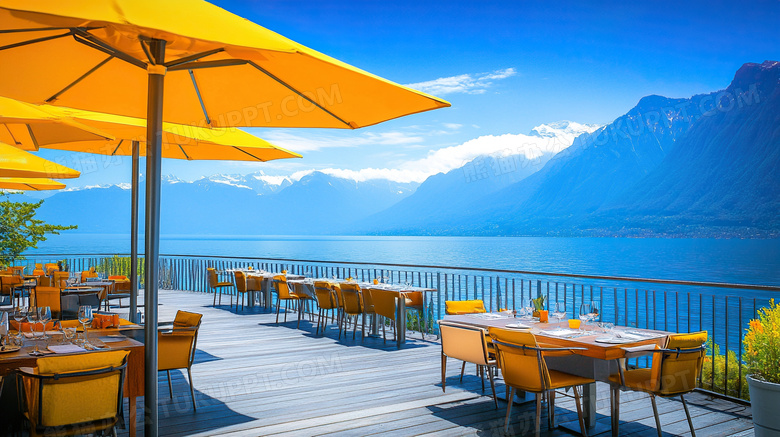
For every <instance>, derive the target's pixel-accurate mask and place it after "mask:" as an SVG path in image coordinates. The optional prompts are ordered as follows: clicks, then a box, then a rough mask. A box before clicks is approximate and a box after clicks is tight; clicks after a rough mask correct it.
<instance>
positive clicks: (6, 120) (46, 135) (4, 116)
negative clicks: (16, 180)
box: [0, 97, 113, 150]
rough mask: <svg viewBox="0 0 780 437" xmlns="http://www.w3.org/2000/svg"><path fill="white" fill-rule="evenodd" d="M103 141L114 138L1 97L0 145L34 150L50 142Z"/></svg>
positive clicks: (25, 104) (26, 104) (32, 106)
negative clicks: (1, 143)
mask: <svg viewBox="0 0 780 437" xmlns="http://www.w3.org/2000/svg"><path fill="white" fill-rule="evenodd" d="M106 139H113V137H112V136H111V135H109V134H106V133H104V132H100V131H99V130H98V129H95V128H94V127H89V126H85V125H83V124H81V123H78V122H76V121H75V120H72V119H68V118H63V117H56V116H52V115H51V114H48V113H46V112H44V111H42V110H40V109H38V108H37V107H36V106H34V105H30V104H29V103H23V102H19V101H16V100H14V99H9V98H6V97H0V142H3V143H6V144H10V145H12V146H16V147H19V148H22V149H23V150H37V149H38V147H39V146H45V145H47V144H51V143H53V142H62V141H102V140H106Z"/></svg>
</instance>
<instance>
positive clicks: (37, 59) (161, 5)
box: [0, 0, 449, 437]
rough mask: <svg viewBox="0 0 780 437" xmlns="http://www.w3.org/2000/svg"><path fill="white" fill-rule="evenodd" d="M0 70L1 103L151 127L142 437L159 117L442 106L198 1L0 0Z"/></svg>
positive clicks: (150, 372) (367, 120) (151, 378)
mask: <svg viewBox="0 0 780 437" xmlns="http://www.w3.org/2000/svg"><path fill="white" fill-rule="evenodd" d="M0 65H4V66H9V65H13V68H0V95H4V96H8V97H11V98H15V99H18V100H23V101H27V102H32V103H44V102H46V103H51V104H55V105H58V106H68V107H73V108H81V109H87V110H92V111H99V112H106V113H111V114H118V115H128V116H135V117H145V118H146V119H147V159H146V166H147V167H146V173H147V183H146V192H147V194H146V227H145V228H146V250H145V255H146V260H147V266H146V269H145V271H146V276H145V283H146V300H145V304H146V325H145V347H146V349H145V358H146V360H145V367H146V383H145V387H144V388H145V392H144V403H145V408H144V414H145V421H144V431H145V435H146V436H147V437H154V436H156V435H157V423H158V415H157V413H158V408H157V372H156V370H157V352H158V351H157V302H158V300H157V288H158V268H157V267H158V264H157V263H158V257H159V224H160V173H161V164H160V159H161V158H160V155H161V153H162V152H161V143H162V131H163V126H162V121H163V119H165V120H166V121H168V122H175V123H180V124H195V123H198V124H200V123H202V124H204V125H209V126H212V127H235V126H257V127H331V128H348V129H354V128H358V127H362V126H369V125H373V124H376V123H380V122H382V121H385V120H389V119H392V118H397V117H401V116H404V115H408V114H413V113H417V112H422V111H427V110H431V109H437V108H441V107H445V106H449V103H447V102H446V101H444V100H441V99H437V98H435V97H432V96H429V95H427V94H424V93H421V92H418V91H415V90H412V89H409V88H406V87H403V86H400V85H398V84H395V83H392V82H390V81H388V80H385V79H382V78H380V77H377V76H374V75H372V74H369V73H366V72H364V71H362V70H360V69H358V68H355V67H352V66H350V65H348V64H345V63H343V62H341V61H338V60H336V59H333V58H330V57H328V56H326V55H323V54H321V53H318V52H316V51H314V50H312V49H309V48H307V47H305V46H303V45H300V44H298V43H296V42H294V41H292V40H289V39H287V38H284V37H282V36H281V35H279V34H276V33H274V32H272V31H270V30H268V29H265V28H263V27H261V26H258V25H256V24H253V23H251V22H249V21H247V20H244V19H242V18H240V17H238V16H236V15H233V14H231V13H229V12H227V11H225V10H223V9H220V8H218V7H216V6H214V5H211V4H209V3H206V2H204V1H198V0H168V1H158V0H83V1H78V2H76V1H61V0H36V1H35V2H30V1H29V0H0ZM164 103H165V104H164Z"/></svg>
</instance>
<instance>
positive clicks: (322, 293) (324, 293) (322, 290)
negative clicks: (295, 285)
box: [314, 281, 341, 338]
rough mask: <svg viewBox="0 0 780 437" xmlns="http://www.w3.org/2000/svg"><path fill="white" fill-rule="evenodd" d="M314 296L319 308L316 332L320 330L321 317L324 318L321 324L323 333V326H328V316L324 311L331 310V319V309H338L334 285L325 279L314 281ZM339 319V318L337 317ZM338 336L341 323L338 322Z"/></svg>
mask: <svg viewBox="0 0 780 437" xmlns="http://www.w3.org/2000/svg"><path fill="white" fill-rule="evenodd" d="M314 297H315V298H316V299H317V307H318V308H319V312H318V317H317V330H316V331H315V333H316V334H319V332H320V324H321V323H322V319H323V318H324V319H325V323H324V324H323V326H322V333H323V334H324V333H325V328H327V326H328V316H327V314H326V311H330V312H331V321H332V320H333V311H334V310H336V311H337V312H338V310H339V302H338V296H336V287H335V286H333V285H331V284H330V283H329V282H326V281H316V282H315V283H314ZM339 320H340V319H339ZM339 338H341V323H339Z"/></svg>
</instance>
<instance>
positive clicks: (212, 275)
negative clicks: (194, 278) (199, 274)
mask: <svg viewBox="0 0 780 437" xmlns="http://www.w3.org/2000/svg"><path fill="white" fill-rule="evenodd" d="M206 273H207V274H208V277H209V287H211V288H216V287H217V282H218V281H217V271H216V270H214V269H213V268H211V267H207V268H206Z"/></svg>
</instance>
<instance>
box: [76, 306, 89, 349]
mask: <svg viewBox="0 0 780 437" xmlns="http://www.w3.org/2000/svg"><path fill="white" fill-rule="evenodd" d="M79 323H81V326H82V327H83V328H84V346H91V345H90V343H89V336H88V335H87V324H90V323H92V307H91V306H89V305H82V306H80V307H79Z"/></svg>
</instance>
